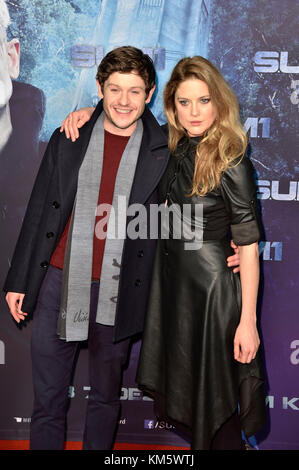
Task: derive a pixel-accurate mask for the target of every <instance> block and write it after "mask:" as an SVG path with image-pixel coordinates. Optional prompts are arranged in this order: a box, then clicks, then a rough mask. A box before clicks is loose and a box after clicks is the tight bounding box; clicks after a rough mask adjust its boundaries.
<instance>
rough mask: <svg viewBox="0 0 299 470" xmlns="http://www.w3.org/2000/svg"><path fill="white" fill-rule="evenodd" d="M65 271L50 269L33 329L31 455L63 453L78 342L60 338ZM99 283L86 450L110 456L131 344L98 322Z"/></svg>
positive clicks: (93, 291)
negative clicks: (50, 451)
mask: <svg viewBox="0 0 299 470" xmlns="http://www.w3.org/2000/svg"><path fill="white" fill-rule="evenodd" d="M61 281H62V271H61V270H59V269H57V268H54V267H52V266H50V267H49V269H48V272H47V274H46V277H45V280H44V282H43V284H42V287H41V290H40V294H39V298H38V302H37V306H36V310H35V312H34V319H33V327H32V341H31V352H32V373H33V387H34V407H33V414H32V418H31V427H30V448H31V449H35V450H38V449H43V450H45V449H53V450H54V449H63V445H64V440H65V430H66V413H67V406H68V391H69V386H70V382H71V376H72V370H73V364H74V359H75V356H76V352H77V348H78V342H66V341H63V340H61V339H59V337H58V335H57V317H58V312H59V305H60V294H61ZM98 287H99V284H98V283H92V286H91V304H90V325H89V337H88V353H89V380H90V384H89V385H90V387H91V389H90V393H89V399H88V405H87V414H86V422H85V429H84V436H83V449H86V450H87V449H88V450H109V449H111V448H112V447H113V441H114V436H115V432H116V428H117V422H118V418H119V412H120V390H121V380H122V368H123V365H124V363H125V362H126V359H127V356H128V349H129V345H130V340H125V341H121V342H120V343H113V340H112V338H113V329H114V328H113V327H112V326H104V325H100V324H98V323H96V322H95V316H96V308H97V300H98Z"/></svg>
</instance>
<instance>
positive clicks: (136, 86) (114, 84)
mask: <svg viewBox="0 0 299 470" xmlns="http://www.w3.org/2000/svg"><path fill="white" fill-rule="evenodd" d="M107 86H115V87H117V88H121V86H120V85H118V84H117V83H108V84H107ZM132 88H140V90H145V88H144V87H143V86H141V85H134V86H131V87H130V90H132Z"/></svg>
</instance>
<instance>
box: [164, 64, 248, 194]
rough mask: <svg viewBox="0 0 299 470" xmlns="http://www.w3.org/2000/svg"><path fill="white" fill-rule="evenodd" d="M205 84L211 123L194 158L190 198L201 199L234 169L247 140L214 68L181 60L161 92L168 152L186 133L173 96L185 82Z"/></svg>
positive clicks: (236, 109) (232, 99)
mask: <svg viewBox="0 0 299 470" xmlns="http://www.w3.org/2000/svg"><path fill="white" fill-rule="evenodd" d="M190 78H191V79H192V78H195V79H198V80H202V81H203V82H205V83H206V84H207V86H208V88H209V93H210V98H211V102H212V105H213V108H214V112H215V116H216V117H215V121H214V122H213V124H212V125H211V126H210V127H209V129H207V130H206V131H205V133H204V134H203V138H202V139H201V141H200V142H199V143H198V145H197V148H196V154H195V168H194V176H193V185H192V190H191V194H190V195H191V196H192V195H194V194H196V195H199V196H204V195H205V194H207V193H208V192H209V191H212V190H213V189H214V188H215V187H217V186H218V185H219V183H220V178H221V175H222V173H223V172H224V171H225V170H226V169H227V168H228V167H230V166H233V165H236V164H238V163H239V162H240V161H241V158H240V157H242V156H243V155H244V153H245V151H246V146H247V136H246V133H245V131H244V129H243V125H242V124H241V120H240V112H239V104H238V100H237V98H236V96H235V94H234V92H233V91H232V89H231V88H230V86H229V85H228V83H227V82H226V81H225V79H224V78H223V76H222V75H221V73H220V72H219V71H218V70H217V68H216V67H215V66H214V65H213V64H211V62H209V61H208V60H207V59H204V58H203V57H200V56H195V57H185V58H184V59H181V60H180V61H179V62H178V63H177V65H176V66H175V68H174V69H173V71H172V74H171V77H170V79H169V81H168V83H167V85H166V87H165V90H164V109H165V115H166V118H167V121H168V127H169V148H170V150H171V151H172V152H175V151H176V149H177V146H178V143H179V141H180V140H181V138H182V137H183V136H184V135H187V133H186V130H185V129H184V128H183V127H182V125H181V124H180V123H179V121H178V117H177V112H176V107H175V93H176V90H177V89H178V87H179V85H180V84H181V83H182V82H184V81H185V80H188V79H190Z"/></svg>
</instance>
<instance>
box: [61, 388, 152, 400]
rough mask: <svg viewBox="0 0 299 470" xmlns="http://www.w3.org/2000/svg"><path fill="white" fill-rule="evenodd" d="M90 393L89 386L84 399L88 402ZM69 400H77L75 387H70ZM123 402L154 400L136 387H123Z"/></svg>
mask: <svg viewBox="0 0 299 470" xmlns="http://www.w3.org/2000/svg"><path fill="white" fill-rule="evenodd" d="M89 391H90V386H89V385H84V386H83V392H84V398H85V399H86V400H88V397H89V395H88V393H89ZM68 396H69V398H75V396H76V393H75V387H74V386H73V385H72V386H70V387H69V392H68ZM120 399H121V400H128V401H153V400H152V398H150V397H147V396H146V395H143V392H142V391H141V390H139V389H138V388H136V387H122V389H121V396H120Z"/></svg>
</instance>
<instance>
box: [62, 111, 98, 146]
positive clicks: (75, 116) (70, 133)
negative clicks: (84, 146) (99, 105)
mask: <svg viewBox="0 0 299 470" xmlns="http://www.w3.org/2000/svg"><path fill="white" fill-rule="evenodd" d="M93 112H94V108H82V109H78V110H77V111H73V112H72V113H70V114H68V115H67V117H66V118H65V120H64V121H63V123H62V124H61V128H60V132H63V131H64V132H65V136H66V138H67V139H69V138H71V140H72V142H75V140H77V139H78V137H79V131H78V129H80V128H81V127H82V126H83V125H84V124H85V123H86V122H87V121H89V119H90V118H91V115H92V113H93Z"/></svg>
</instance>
